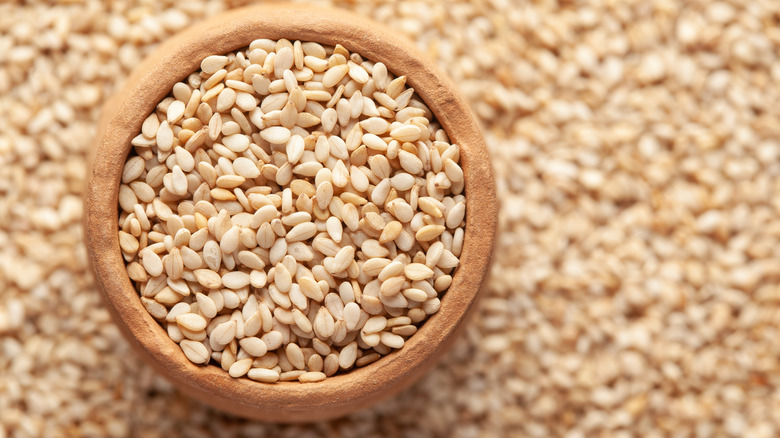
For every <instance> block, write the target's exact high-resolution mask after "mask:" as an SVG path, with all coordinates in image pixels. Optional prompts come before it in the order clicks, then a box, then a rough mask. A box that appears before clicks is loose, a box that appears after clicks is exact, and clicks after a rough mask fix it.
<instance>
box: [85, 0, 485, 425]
mask: <svg viewBox="0 0 780 438" xmlns="http://www.w3.org/2000/svg"><path fill="white" fill-rule="evenodd" d="M258 38H269V39H280V38H287V39H289V40H291V41H294V40H301V41H316V42H319V43H323V44H328V45H335V44H336V43H340V44H341V45H343V46H344V47H346V48H347V49H348V50H350V51H351V52H357V53H359V54H360V55H361V56H363V57H364V58H365V59H369V60H372V61H376V62H379V61H381V62H383V63H385V65H386V66H387V67H388V70H390V71H392V72H394V73H400V74H405V75H406V76H407V84H408V85H410V86H411V87H414V89H415V92H416V93H417V94H418V95H419V96H420V97H421V98H422V99H423V100H424V101H425V102H426V104H427V105H428V107H429V108H430V109H431V111H432V112H433V114H434V116H435V117H436V119H437V120H438V121H439V123H440V124H441V125H442V127H444V129H445V130H446V132H447V133H448V135H449V136H450V140H451V141H452V142H453V143H457V144H459V145H460V146H461V165H462V166H463V169H464V174H465V175H466V181H465V196H466V200H467V209H466V232H465V237H464V245H463V250H462V253H461V257H460V261H461V263H460V266H459V268H458V269H457V270H456V272H455V275H454V276H453V282H452V285H451V286H450V288H449V289H448V290H447V292H446V293H445V294H444V295H443V296H442V297H441V308H440V310H439V311H438V312H437V313H436V314H434V315H432V316H431V317H429V318H428V319H427V320H426V321H425V322H424V324H422V326H421V327H420V329H419V330H418V332H417V333H415V335H413V336H411V337H410V338H409V340H408V341H407V342H406V344H405V345H404V347H403V348H402V349H400V350H398V351H395V352H392V353H391V354H389V355H386V356H383V357H382V358H380V359H379V360H377V361H376V362H374V363H372V364H369V365H367V366H364V367H361V368H355V369H353V370H351V371H349V372H347V373H344V374H337V375H334V376H331V377H329V378H327V379H325V380H324V381H322V382H317V383H307V384H302V383H298V382H279V383H275V384H263V383H259V382H255V381H252V380H249V379H247V378H239V379H235V378H232V377H230V376H229V375H228V374H227V372H225V371H223V370H222V369H221V368H219V367H217V366H215V365H209V366H206V367H203V366H198V365H194V364H192V363H190V362H189V360H187V359H186V357H185V356H184V354H183V353H182V351H181V349H180V348H179V346H178V345H177V344H176V343H175V342H174V341H173V340H171V339H170V338H169V337H168V335H167V333H166V331H165V329H164V328H163V327H162V326H161V325H160V324H159V323H158V322H157V321H156V320H155V319H154V318H152V317H151V315H150V314H149V313H148V312H147V310H146V309H145V308H144V307H143V306H142V304H141V301H140V299H139V295H138V293H137V292H136V290H135V288H134V287H133V286H132V284H131V280H130V278H129V277H128V276H127V272H126V270H125V261H124V259H123V257H122V255H121V251H120V249H119V240H118V225H117V217H118V202H117V200H118V192H119V186H120V184H121V173H122V168H123V165H124V162H125V161H126V158H127V155H128V153H129V152H130V150H131V144H130V140H131V139H132V138H133V137H134V136H135V135H137V133H138V132H139V130H140V126H141V124H142V122H143V120H144V119H145V118H146V117H147V116H148V114H149V113H150V112H151V111H153V109H154V108H155V106H156V105H157V103H158V102H159V101H160V100H162V99H163V98H164V97H165V96H166V95H168V93H169V92H170V90H171V87H172V86H173V84H174V83H176V82H178V81H181V80H183V79H184V78H186V77H187V75H189V74H190V73H191V72H193V71H196V70H197V69H198V68H199V65H200V60H201V59H202V58H204V57H205V56H208V55H211V54H223V53H229V52H231V51H234V50H237V49H240V48H242V47H246V46H248V45H249V43H250V42H251V41H252V40H254V39H258ZM90 161H91V166H90V167H91V170H90V175H89V181H88V185H87V189H86V192H85V200H84V203H85V215H84V228H85V242H86V246H87V252H88V256H89V260H90V265H91V267H92V269H93V272H94V274H95V281H96V284H97V285H98V287H99V289H100V290H101V292H102V295H103V297H104V302H105V303H106V305H107V308H108V310H109V311H110V313H111V314H112V316H113V319H114V321H115V322H116V323H117V325H118V326H119V328H120V329H121V331H122V333H123V334H124V336H125V338H126V339H128V340H129V341H130V344H131V345H132V347H133V348H134V349H135V350H136V351H137V352H139V353H140V354H141V356H142V357H143V358H144V359H146V361H147V362H148V363H150V364H151V365H152V366H153V367H154V368H155V369H156V370H157V371H158V372H159V373H160V374H162V375H163V376H165V377H166V378H167V379H169V380H170V381H171V382H172V383H173V384H174V385H175V386H177V387H178V388H180V389H182V390H183V391H184V392H185V393H187V394H189V395H191V396H193V397H195V398H197V399H199V400H201V401H203V402H206V403H207V404H210V405H212V406H214V407H216V408H218V409H220V410H223V411H226V412H230V413H232V414H236V415H240V416H244V417H249V418H255V419H260V420H266V421H276V422H301V421H304V422H306V421H314V420H321V419H328V418H334V417H337V416H341V415H344V414H346V413H349V412H352V411H355V410H357V409H360V408H363V407H366V406H368V405H370V404H372V403H374V402H376V401H378V400H379V399H381V398H384V397H386V396H389V395H392V394H395V393H397V392H399V391H400V390H401V389H403V388H405V387H407V386H409V385H410V384H411V383H413V382H414V381H416V380H417V379H419V378H420V377H421V376H422V375H423V374H424V373H425V372H426V371H427V370H429V369H430V368H431V367H432V366H433V365H434V363H435V362H436V359H438V358H439V357H440V356H441V355H442V354H443V353H444V351H445V350H446V349H447V347H448V346H449V345H450V344H451V343H452V341H453V339H455V337H456V335H457V333H458V332H459V329H460V328H462V323H463V322H464V320H465V319H466V317H467V316H468V314H469V313H470V312H471V311H472V310H473V308H474V305H475V303H476V301H477V298H478V296H479V290H480V289H481V288H482V286H483V284H484V282H485V279H486V277H487V274H488V270H489V265H490V261H491V257H492V251H493V246H494V242H495V234H496V226H497V209H498V208H497V206H498V204H497V200H496V193H495V178H494V176H493V169H492V166H491V163H490V159H489V156H488V152H487V146H486V144H485V141H484V139H483V137H482V134H481V132H480V129H479V126H478V125H477V123H476V121H475V119H474V117H473V115H472V114H471V112H470V110H469V109H468V107H467V106H466V104H465V102H464V101H463V100H462V98H461V97H460V96H459V95H458V93H457V92H456V88H455V87H454V86H453V84H452V83H451V82H450V80H449V79H447V78H446V76H444V75H443V74H442V73H441V72H439V71H438V70H437V69H436V67H435V66H434V65H433V64H432V63H431V62H430V61H428V60H426V59H425V58H424V57H423V56H422V55H420V54H419V53H418V52H417V50H416V49H415V48H414V46H413V45H412V44H411V43H410V42H408V41H407V40H405V39H403V37H399V35H398V34H397V33H396V32H393V31H392V29H389V28H387V27H385V26H384V25H381V24H378V23H375V22H373V21H370V20H369V19H367V18H365V17H363V16H359V15H357V14H354V13H351V12H347V11H343V10H338V9H333V8H324V7H319V6H317V7H314V6H306V5H279V4H274V5H256V6H249V7H244V8H239V9H234V10H231V11H228V12H224V13H222V14H219V15H217V16H214V17H211V18H209V19H206V20H204V21H202V22H199V23H196V24H194V25H193V26H191V27H189V28H187V29H186V30H184V31H182V32H180V33H179V34H177V35H174V36H173V37H171V38H170V39H168V40H167V41H166V42H164V43H163V44H161V45H160V47H159V48H158V49H157V50H156V51H155V52H154V53H152V54H151V55H149V56H148V57H147V58H146V59H145V60H144V61H143V62H142V63H141V64H139V65H138V66H137V67H136V69H135V70H134V71H133V73H132V74H131V75H130V78H129V79H128V81H127V82H126V83H125V85H124V87H123V88H122V89H121V91H120V92H119V93H118V94H117V95H116V96H114V97H113V98H112V99H110V100H109V101H108V102H107V103H106V104H105V106H104V108H103V112H102V116H101V121H100V124H99V128H98V134H97V136H96V138H95V141H94V143H93V149H92V153H91V159H90ZM282 408H283V409H282Z"/></svg>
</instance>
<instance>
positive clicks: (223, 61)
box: [200, 55, 228, 74]
mask: <svg viewBox="0 0 780 438" xmlns="http://www.w3.org/2000/svg"><path fill="white" fill-rule="evenodd" d="M227 62H228V58H227V56H220V55H212V56H207V57H206V58H204V59H203V61H201V63H200V69H201V70H203V73H206V74H214V73H216V72H217V71H219V70H220V69H222V67H224V66H225V65H227Z"/></svg>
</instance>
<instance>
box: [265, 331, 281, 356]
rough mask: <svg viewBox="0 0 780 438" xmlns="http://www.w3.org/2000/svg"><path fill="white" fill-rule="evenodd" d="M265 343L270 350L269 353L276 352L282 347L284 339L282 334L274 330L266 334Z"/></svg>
mask: <svg viewBox="0 0 780 438" xmlns="http://www.w3.org/2000/svg"><path fill="white" fill-rule="evenodd" d="M260 339H262V341H263V342H265V345H266V347H267V348H268V351H272V350H276V349H277V348H279V347H280V346H281V345H282V341H283V339H284V338H283V337H282V334H281V333H280V332H278V331H276V330H272V331H270V332H268V333H266V334H264V335H263V337H262V338H260Z"/></svg>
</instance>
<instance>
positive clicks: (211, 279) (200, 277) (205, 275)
mask: <svg viewBox="0 0 780 438" xmlns="http://www.w3.org/2000/svg"><path fill="white" fill-rule="evenodd" d="M193 274H194V275H195V280H197V282H198V283H199V284H200V285H201V286H203V287H205V288H206V289H217V288H219V287H220V286H222V279H221V278H220V276H219V274H217V273H216V272H214V271H212V270H211V269H196V270H195V271H193Z"/></svg>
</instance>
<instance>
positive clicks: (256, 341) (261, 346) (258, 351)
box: [238, 336, 268, 357]
mask: <svg viewBox="0 0 780 438" xmlns="http://www.w3.org/2000/svg"><path fill="white" fill-rule="evenodd" d="M238 344H239V345H240V346H241V348H242V349H244V351H246V352H247V353H248V354H249V355H251V356H254V357H260V356H263V355H265V354H266V353H267V352H268V346H267V345H266V344H265V342H263V341H262V340H261V339H260V338H257V337H254V336H251V337H247V338H243V339H241V340H240V341H238Z"/></svg>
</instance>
